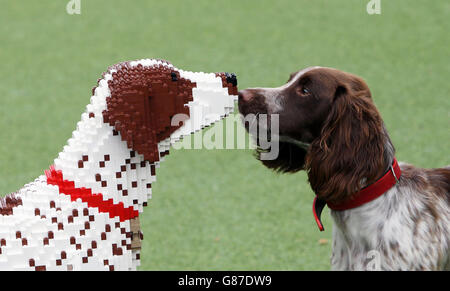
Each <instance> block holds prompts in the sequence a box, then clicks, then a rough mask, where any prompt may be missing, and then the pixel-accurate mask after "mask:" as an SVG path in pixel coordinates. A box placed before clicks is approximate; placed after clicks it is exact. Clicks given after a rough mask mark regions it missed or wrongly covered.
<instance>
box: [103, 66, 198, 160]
mask: <svg viewBox="0 0 450 291" xmlns="http://www.w3.org/2000/svg"><path fill="white" fill-rule="evenodd" d="M115 69H116V70H117V71H116V72H115V73H113V74H112V76H113V79H112V80H110V81H108V85H109V88H110V91H111V96H110V97H107V98H106V104H107V109H106V110H105V111H103V120H104V122H105V123H109V124H110V125H111V126H113V127H114V129H115V132H114V134H118V133H120V136H121V138H122V140H124V141H126V142H127V146H128V147H129V148H130V149H132V150H135V151H137V152H138V153H139V154H141V155H143V156H144V159H145V160H147V161H149V162H151V163H152V162H155V161H159V151H158V142H160V141H162V140H164V139H166V138H168V137H169V136H170V134H171V133H172V132H174V131H175V130H176V129H178V128H179V127H180V126H181V125H179V126H173V125H172V124H171V118H172V117H173V116H174V115H176V114H186V115H189V108H188V107H186V106H185V104H187V103H188V102H189V101H192V89H193V88H194V87H195V86H196V84H195V83H192V82H190V81H189V80H187V79H184V78H181V77H180V74H179V72H177V71H173V70H171V69H170V68H168V67H165V66H154V67H143V66H141V65H138V66H136V67H130V66H129V65H127V64H125V65H123V66H118V67H116V68H115Z"/></svg>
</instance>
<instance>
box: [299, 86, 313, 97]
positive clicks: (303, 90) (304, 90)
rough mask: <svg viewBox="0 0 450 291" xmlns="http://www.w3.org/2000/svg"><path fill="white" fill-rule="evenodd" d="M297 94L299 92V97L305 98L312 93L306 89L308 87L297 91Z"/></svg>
mask: <svg viewBox="0 0 450 291" xmlns="http://www.w3.org/2000/svg"><path fill="white" fill-rule="evenodd" d="M297 92H298V94H299V95H303V96H304V95H309V93H311V92H310V91H309V89H308V88H306V87H301V88H299V89H297Z"/></svg>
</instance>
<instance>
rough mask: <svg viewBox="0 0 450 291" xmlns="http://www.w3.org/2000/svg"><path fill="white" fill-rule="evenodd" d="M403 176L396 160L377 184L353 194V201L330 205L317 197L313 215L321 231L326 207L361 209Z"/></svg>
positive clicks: (333, 208) (314, 202)
mask: <svg viewBox="0 0 450 291" xmlns="http://www.w3.org/2000/svg"><path fill="white" fill-rule="evenodd" d="M401 174H402V172H401V170H400V167H399V165H398V163H397V160H396V159H395V158H394V161H393V162H392V165H391V167H390V169H389V170H388V171H387V172H386V174H384V175H383V177H381V178H380V179H378V180H377V181H376V182H375V183H373V184H371V185H368V186H366V187H364V188H363V189H361V190H360V191H359V192H357V193H355V194H353V195H352V197H351V199H349V200H347V201H344V202H342V203H330V202H325V201H324V200H321V199H319V198H318V197H317V196H316V197H315V198H314V201H313V214H314V219H315V220H316V223H317V226H318V227H319V229H320V231H323V230H324V227H323V224H322V221H321V219H320V215H321V213H322V210H323V208H324V207H325V205H328V207H329V208H330V209H332V210H347V209H352V208H356V207H359V206H361V205H363V204H366V203H368V202H370V201H372V200H375V199H376V198H378V197H380V196H381V195H383V194H384V193H386V192H387V191H388V190H389V189H391V188H392V187H393V186H394V185H395V184H397V182H398V180H399V179H400V176H401Z"/></svg>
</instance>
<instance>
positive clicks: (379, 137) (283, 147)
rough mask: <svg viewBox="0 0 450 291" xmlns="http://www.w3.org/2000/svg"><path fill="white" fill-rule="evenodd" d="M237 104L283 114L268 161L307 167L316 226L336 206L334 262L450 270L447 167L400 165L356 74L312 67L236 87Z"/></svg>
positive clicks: (343, 266)
mask: <svg viewBox="0 0 450 291" xmlns="http://www.w3.org/2000/svg"><path fill="white" fill-rule="evenodd" d="M239 110H240V112H241V113H242V114H244V115H247V114H254V115H256V116H258V115H261V114H267V115H268V116H269V117H268V120H269V121H270V120H271V119H270V116H273V115H278V118H277V120H278V122H279V141H280V144H279V151H280V152H279V155H278V157H277V158H276V159H274V160H262V163H263V164H264V165H265V166H267V167H269V168H271V169H274V170H276V171H279V172H297V171H299V170H305V171H306V172H307V174H308V180H309V183H310V185H311V188H312V190H313V191H314V193H315V194H316V199H315V203H314V211H315V215H316V221H317V223H318V224H319V227H321V228H322V225H321V222H320V211H321V209H322V208H323V206H324V205H325V204H327V205H328V207H329V208H331V216H332V218H333V221H334V228H333V252H332V257H331V264H332V269H336V270H367V269H375V270H377V269H380V270H443V269H447V270H448V269H449V268H450V257H449V246H450V194H449V192H450V167H446V168H436V169H421V168H417V167H414V166H412V165H409V164H405V163H400V164H397V162H396V160H395V157H394V153H395V150H394V146H393V145H392V142H391V140H390V138H389V135H388V132H387V131H386V128H385V126H384V124H383V120H382V118H381V115H380V113H379V112H378V110H377V108H376V107H375V105H374V103H373V101H372V96H371V93H370V90H369V88H368V86H367V84H366V83H365V82H364V81H363V80H362V79H361V78H360V77H357V76H355V75H352V74H349V73H346V72H342V71H340V70H336V69H332V68H324V67H310V68H307V69H304V70H301V71H298V72H296V73H293V74H291V76H290V78H289V80H288V82H287V83H286V84H284V85H283V86H281V87H278V88H254V89H246V90H242V91H240V92H239ZM261 152H263V150H261V149H258V150H257V154H258V155H260V154H261Z"/></svg>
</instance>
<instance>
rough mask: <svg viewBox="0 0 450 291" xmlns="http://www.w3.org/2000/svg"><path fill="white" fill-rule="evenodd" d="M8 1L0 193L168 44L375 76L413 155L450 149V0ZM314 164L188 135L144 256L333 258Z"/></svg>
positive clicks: (303, 265)
mask: <svg viewBox="0 0 450 291" xmlns="http://www.w3.org/2000/svg"><path fill="white" fill-rule="evenodd" d="M68 2H69V1H68V0H67V1H53V0H41V1H16V0H5V1H2V2H1V3H0V8H1V9H0V64H1V65H0V141H1V142H0V177H1V179H0V193H3V194H6V193H9V192H13V191H15V190H17V189H19V188H20V187H22V186H23V185H24V184H25V183H28V182H30V181H32V180H33V179H34V178H35V177H37V176H38V175H41V174H43V170H44V169H46V168H47V167H48V166H49V165H50V164H52V161H53V159H54V158H55V157H56V156H57V154H58V152H59V151H60V150H61V149H62V147H63V146H64V145H65V143H66V141H67V139H68V138H69V137H70V136H71V132H72V131H73V130H74V129H75V125H76V122H77V121H78V120H79V119H80V115H81V113H82V112H83V111H84V109H85V106H86V104H87V103H88V102H89V97H90V92H91V88H92V87H93V86H94V85H95V84H96V80H97V78H99V77H100V76H101V73H102V72H103V71H105V70H106V68H107V67H108V66H109V65H111V64H114V63H117V62H120V61H124V60H132V59H139V58H164V59H168V60H170V61H171V62H172V63H173V64H174V65H175V66H177V67H180V68H183V69H190V70H193V71H205V72H217V71H227V72H234V73H236V74H237V76H238V82H239V87H240V88H246V87H255V86H264V87H269V86H278V85H281V84H282V83H284V82H285V81H286V80H287V78H288V76H289V73H291V72H293V71H296V70H298V69H301V68H304V67H306V66H311V65H320V66H327V67H336V68H339V69H341V70H345V71H349V72H352V73H355V74H357V75H360V76H362V77H363V78H364V79H365V80H366V81H367V83H368V84H369V86H370V88H371V90H372V93H373V98H374V100H375V103H376V105H377V106H378V108H379V110H380V112H381V114H382V116H383V118H384V121H385V123H386V126H387V129H388V131H389V132H390V134H391V138H392V141H393V143H394V145H395V146H396V149H397V157H398V158H399V160H402V161H408V162H411V163H414V164H415V165H417V166H420V167H438V166H443V165H447V164H450V158H449V155H448V153H449V150H448V149H449V148H450V131H449V121H450V118H449V116H450V113H449V108H450V101H449V100H450V98H449V91H450V83H449V82H448V79H449V76H450V72H449V70H450V68H449V55H448V45H449V40H450V39H449V34H448V30H449V22H448V15H449V12H450V3H449V2H448V1H445V0H433V1H429V0H420V1H419V0H414V1H412V0H394V1H392V0H391V1H386V0H381V14H380V15H369V14H368V13H367V12H366V4H367V3H368V2H369V0H364V1H362V0H341V1H335V0H316V1H307V0H302V1H300V0H296V1H286V0H277V1H269V0H257V1H256V0H252V1H242V0H227V1H210V0H209V1H204V0H183V1H181V0H178V1H137V0H134V1H106V0H89V1H86V0H81V14H80V15H69V14H67V13H66V4H67V3H68ZM312 199H313V193H312V191H311V190H310V188H309V186H308V184H307V177H306V175H305V173H297V174H293V175H279V174H275V173H272V172H271V171H269V170H267V169H265V168H264V167H263V166H261V165H260V163H259V162H258V161H256V160H255V159H254V158H253V156H252V151H251V150H205V149H204V150H172V151H171V154H170V155H169V156H167V158H166V161H165V162H164V163H163V164H162V166H161V168H159V169H158V170H157V183H156V184H154V185H153V199H152V200H151V201H150V202H149V206H148V207H147V208H146V211H145V213H144V214H143V215H142V217H141V222H142V226H143V231H144V241H143V248H142V255H141V258H142V266H141V267H140V269H141V270H180V269H183V270H327V269H329V256H330V253H331V250H330V249H331V225H332V223H331V220H330V218H329V216H328V213H325V217H324V223H325V227H326V231H325V232H323V233H320V232H319V231H318V229H317V227H316V225H315V223H314V220H313V217H312V213H311V202H312Z"/></svg>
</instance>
